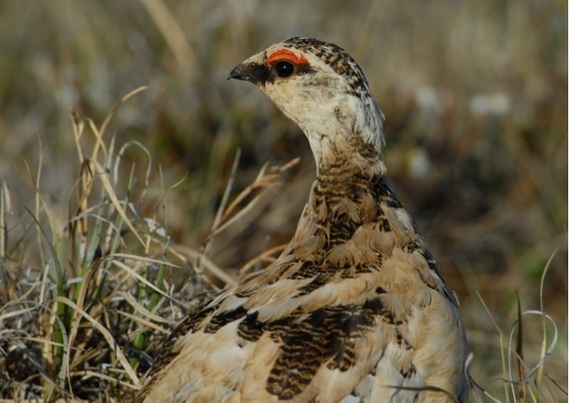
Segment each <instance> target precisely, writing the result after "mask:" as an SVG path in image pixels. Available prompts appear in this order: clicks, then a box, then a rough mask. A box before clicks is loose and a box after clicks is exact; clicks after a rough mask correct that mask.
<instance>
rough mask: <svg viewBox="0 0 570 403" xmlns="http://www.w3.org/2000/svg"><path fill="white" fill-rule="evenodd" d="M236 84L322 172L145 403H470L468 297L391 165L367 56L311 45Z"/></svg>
mask: <svg viewBox="0 0 570 403" xmlns="http://www.w3.org/2000/svg"><path fill="white" fill-rule="evenodd" d="M229 79H237V80H243V81H249V82H251V83H253V84H254V85H256V86H257V87H258V88H259V89H260V90H261V91H262V92H263V93H264V94H265V95H266V96H267V97H268V98H269V99H270V100H271V101H272V102H273V103H274V104H275V105H276V106H277V108H279V109H280V110H281V111H282V112H283V113H284V114H285V115H286V116H287V117H288V118H289V119H290V120H292V121H293V122H294V123H296V124H297V125H298V126H299V127H300V129H301V130H302V131H303V133H304V134H305V136H306V138H307V139H308V142H309V146H310V148H311V151H312V154H313V157H314V159H315V162H316V176H315V180H314V183H313V185H312V187H311V190H310V193H309V197H308V201H307V203H306V205H305V207H304V209H303V211H302V213H301V216H300V218H299V221H298V224H297V227H296V230H295V233H294V235H293V237H292V239H291V241H290V242H289V243H288V245H287V246H286V247H285V249H284V250H283V252H282V253H281V254H280V255H279V256H278V257H277V258H276V259H275V261H274V262H272V263H271V264H270V265H268V266H267V267H265V268H264V269H262V270H260V271H259V272H256V273H254V274H252V275H249V276H247V277H245V278H244V279H242V280H241V281H240V282H239V283H238V284H237V285H235V286H232V287H230V288H228V289H225V290H222V291H221V292H219V293H218V294H217V295H215V296H213V297H212V298H211V299H209V300H207V301H205V302H203V303H202V304H201V305H200V306H198V307H197V308H196V309H195V310H193V311H192V312H191V313H190V314H189V315H188V316H187V317H186V318H184V319H183V320H182V321H181V322H180V323H179V324H178V325H177V326H176V327H175V328H174V330H173V331H172V332H171V334H170V335H169V336H168V338H167V340H166V341H165V343H164V345H163V347H162V349H161V351H160V352H159V353H158V355H157V358H156V359H155V361H154V363H153V365H152V366H151V369H150V370H149V372H148V373H147V374H146V376H145V377H144V379H143V382H142V383H143V386H142V388H141V389H140V391H139V392H138V394H137V396H136V398H135V401H136V402H159V401H160V402H276V401H284V402H313V401H314V402H351V403H352V402H393V403H395V402H465V401H467V398H468V393H469V376H468V373H467V361H468V359H467V358H468V354H469V349H468V344H467V340H466V332H465V329H464V325H463V322H462V320H461V317H460V314H459V302H458V299H457V297H456V294H455V293H454V292H453V291H452V290H451V289H450V288H449V287H448V285H447V284H446V282H445V281H444V279H443V277H442V276H441V274H440V272H439V270H438V267H437V264H436V262H435V260H434V257H433V256H432V254H431V253H430V251H429V249H428V246H427V243H426V241H425V240H424V238H423V237H422V235H421V234H420V232H419V229H418V226H417V225H416V223H415V222H414V220H413V219H412V218H411V216H410V214H409V213H408V212H407V211H406V210H405V208H404V206H403V204H402V203H401V202H400V201H399V200H398V198H397V197H396V194H395V191H394V190H393V185H391V182H390V181H389V180H388V178H387V176H386V173H387V169H386V166H385V164H384V160H383V156H384V146H385V140H384V134H383V121H384V115H383V114H382V112H381V111H380V109H379V107H378V106H377V104H376V102H375V100H374V98H373V96H372V94H371V90H370V85H369V83H368V81H367V79H366V77H365V75H364V73H363V71H362V69H361V68H360V67H359V66H358V64H357V63H356V62H355V60H354V59H353V58H352V57H351V56H350V55H349V54H348V53H346V52H345V51H344V50H343V49H342V48H341V47H339V46H337V45H335V44H333V43H329V42H325V41H321V40H318V39H315V38H309V37H293V38H289V39H286V40H284V41H282V42H279V43H276V44H274V45H271V46H269V47H268V48H267V49H265V50H263V51H261V52H259V53H257V54H255V55H253V56H251V57H250V58H248V59H247V60H245V61H244V62H242V63H240V64H238V65H237V66H236V67H234V68H233V69H232V70H231V72H230V73H229V76H228V80H229Z"/></svg>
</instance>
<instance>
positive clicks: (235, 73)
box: [228, 64, 251, 81]
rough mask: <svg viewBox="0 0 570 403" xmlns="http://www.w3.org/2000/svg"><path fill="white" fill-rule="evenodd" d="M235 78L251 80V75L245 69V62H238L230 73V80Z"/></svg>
mask: <svg viewBox="0 0 570 403" xmlns="http://www.w3.org/2000/svg"><path fill="white" fill-rule="evenodd" d="M232 78H235V79H236V80H244V81H251V79H250V77H249V76H248V75H247V74H246V73H245V71H244V69H243V64H238V65H237V66H235V67H234V68H233V69H232V71H230V74H229V75H228V80H231V79H232Z"/></svg>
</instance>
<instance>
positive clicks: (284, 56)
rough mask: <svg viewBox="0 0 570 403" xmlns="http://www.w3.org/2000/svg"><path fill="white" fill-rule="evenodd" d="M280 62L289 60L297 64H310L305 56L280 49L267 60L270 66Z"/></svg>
mask: <svg viewBox="0 0 570 403" xmlns="http://www.w3.org/2000/svg"><path fill="white" fill-rule="evenodd" d="M278 60H289V61H291V62H293V63H295V64H303V63H309V61H308V60H307V59H305V57H304V56H303V55H301V56H297V55H296V54H295V53H293V52H291V51H290V50H287V49H280V50H277V51H275V52H273V53H272V54H270V55H269V57H268V58H267V63H269V64H270V63H273V62H276V61H278Z"/></svg>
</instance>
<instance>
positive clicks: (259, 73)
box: [228, 63, 268, 85]
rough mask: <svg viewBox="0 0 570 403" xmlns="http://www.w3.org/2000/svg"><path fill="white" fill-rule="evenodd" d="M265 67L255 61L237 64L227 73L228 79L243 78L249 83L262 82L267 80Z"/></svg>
mask: <svg viewBox="0 0 570 403" xmlns="http://www.w3.org/2000/svg"><path fill="white" fill-rule="evenodd" d="M267 75H268V71H267V67H265V66H263V65H260V64H257V63H249V64H246V65H244V64H243V63H242V64H238V65H237V66H235V67H234V68H233V69H232V71H230V74H229V75H228V80H229V79H232V78H235V79H237V80H244V81H249V82H250V83H254V84H256V85H257V84H264V83H265V81H266V80H267Z"/></svg>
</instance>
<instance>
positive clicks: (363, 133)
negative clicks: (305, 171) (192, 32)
mask: <svg viewBox="0 0 570 403" xmlns="http://www.w3.org/2000/svg"><path fill="white" fill-rule="evenodd" d="M231 78H235V79H238V80H245V81H250V82H252V83H254V84H255V85H256V86H257V87H258V88H259V89H261V91H263V92H264V93H265V94H266V95H267V97H269V99H270V100H271V101H273V103H275V105H277V107H278V108H279V109H280V110H281V111H282V112H283V113H284V114H285V115H286V116H287V117H288V118H289V119H291V120H292V121H294V122H295V123H296V124H297V125H299V127H300V128H301V130H303V132H304V133H305V135H306V136H307V138H308V139H309V143H310V145H311V149H312V151H313V154H314V156H315V159H316V161H317V167H319V166H321V165H322V164H326V163H327V162H329V163H334V162H335V159H338V156H339V154H344V156H345V157H346V158H352V157H351V156H350V155H349V154H350V153H356V154H358V153H360V152H365V153H367V154H370V153H371V152H372V153H376V154H377V155H376V156H375V157H376V158H379V155H380V154H381V152H382V147H383V145H384V136H383V133H382V121H383V115H382V112H380V110H379V109H378V107H377V105H376V103H375V102H374V99H373V97H372V95H371V92H370V87H369V84H368V81H367V80H366V77H365V76H364V73H363V72H362V70H361V69H360V67H359V66H358V64H357V63H356V62H355V61H354V59H353V58H352V57H350V55H348V54H347V53H346V52H345V51H344V50H343V49H342V48H340V47H339V46H337V45H334V44H332V43H327V42H323V41H320V40H317V39H313V38H302V37H295V38H290V39H287V40H285V41H283V42H280V43H277V44H274V45H272V46H270V47H269V48H267V49H265V50H264V51H262V52H260V53H257V54H255V55H253V56H251V57H250V58H248V59H247V60H245V61H244V62H243V63H241V64H238V65H237V66H236V67H234V69H233V70H232V71H231V72H230V74H229V76H228V79H231ZM336 162H338V161H336Z"/></svg>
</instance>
